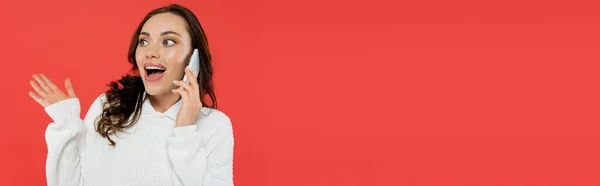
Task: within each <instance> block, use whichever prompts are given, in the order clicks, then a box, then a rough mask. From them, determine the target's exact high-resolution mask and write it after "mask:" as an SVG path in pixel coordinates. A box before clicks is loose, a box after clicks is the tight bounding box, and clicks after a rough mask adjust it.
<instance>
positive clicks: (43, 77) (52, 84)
mask: <svg viewBox="0 0 600 186" xmlns="http://www.w3.org/2000/svg"><path fill="white" fill-rule="evenodd" d="M40 76H41V77H42V79H43V80H44V82H46V85H48V87H50V88H51V89H52V90H53V91H56V90H58V87H57V86H56V85H55V84H54V83H52V81H50V79H48V77H46V75H44V74H40Z"/></svg>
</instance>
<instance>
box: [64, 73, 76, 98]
mask: <svg viewBox="0 0 600 186" xmlns="http://www.w3.org/2000/svg"><path fill="white" fill-rule="evenodd" d="M65 88H66V89H67V96H69V98H74V97H75V90H74V89H73V84H71V79H69V78H67V79H66V80H65Z"/></svg>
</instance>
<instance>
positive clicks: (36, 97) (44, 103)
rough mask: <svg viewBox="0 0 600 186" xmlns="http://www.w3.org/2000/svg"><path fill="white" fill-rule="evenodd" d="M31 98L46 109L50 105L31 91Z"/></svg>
mask: <svg viewBox="0 0 600 186" xmlns="http://www.w3.org/2000/svg"><path fill="white" fill-rule="evenodd" d="M29 96H31V98H33V100H35V101H36V102H37V103H38V104H40V105H42V106H43V107H46V106H47V105H48V104H46V101H44V99H42V98H41V97H40V96H38V95H37V94H35V93H34V92H31V91H29Z"/></svg>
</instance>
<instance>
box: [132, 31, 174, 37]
mask: <svg viewBox="0 0 600 186" xmlns="http://www.w3.org/2000/svg"><path fill="white" fill-rule="evenodd" d="M167 34H175V35H178V36H179V37H181V35H179V34H178V33H177V32H174V31H170V30H168V31H164V32H161V33H160V36H164V35H167ZM140 35H145V36H150V34H149V33H148V32H141V33H140Z"/></svg>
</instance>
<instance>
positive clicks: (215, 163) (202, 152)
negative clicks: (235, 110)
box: [167, 110, 233, 186]
mask: <svg viewBox="0 0 600 186" xmlns="http://www.w3.org/2000/svg"><path fill="white" fill-rule="evenodd" d="M211 114H215V115H214V116H212V115H209V116H208V117H206V118H204V119H202V120H200V121H199V123H197V124H196V125H197V126H196V125H192V126H186V127H176V128H175V129H174V131H173V137H171V138H170V139H169V140H168V141H167V150H168V154H169V158H170V160H171V163H172V165H173V168H174V175H173V176H174V178H173V180H174V182H175V183H174V185H179V186H233V130H232V127H231V120H230V119H229V118H228V117H227V116H225V115H224V114H223V113H221V112H215V110H213V113H211Z"/></svg>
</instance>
